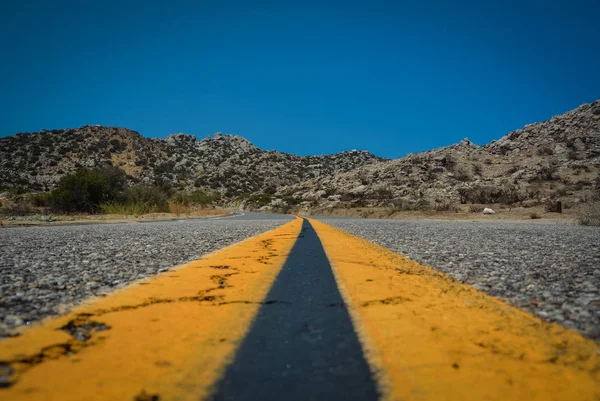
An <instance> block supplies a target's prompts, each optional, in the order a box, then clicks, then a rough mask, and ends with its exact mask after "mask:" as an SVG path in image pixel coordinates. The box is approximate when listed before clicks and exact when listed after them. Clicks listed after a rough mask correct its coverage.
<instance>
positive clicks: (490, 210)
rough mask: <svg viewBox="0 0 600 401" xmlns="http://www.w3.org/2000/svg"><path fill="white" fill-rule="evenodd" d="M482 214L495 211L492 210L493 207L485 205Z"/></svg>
mask: <svg viewBox="0 0 600 401" xmlns="http://www.w3.org/2000/svg"><path fill="white" fill-rule="evenodd" d="M483 214H496V212H494V210H493V209H490V208H489V207H486V208H485V209H483Z"/></svg>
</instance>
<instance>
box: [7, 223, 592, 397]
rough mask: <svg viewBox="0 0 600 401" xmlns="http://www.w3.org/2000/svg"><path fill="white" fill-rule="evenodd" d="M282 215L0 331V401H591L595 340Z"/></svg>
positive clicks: (328, 228)
mask: <svg viewBox="0 0 600 401" xmlns="http://www.w3.org/2000/svg"><path fill="white" fill-rule="evenodd" d="M262 218H264V216H263V215H258V214H254V213H238V214H235V215H232V216H230V217H228V219H229V220H253V219H262ZM274 218H280V217H274ZM286 218H288V220H289V221H287V222H285V221H284V222H282V224H281V225H279V226H278V227H277V228H275V229H272V230H270V231H266V232H263V233H261V234H259V235H255V236H253V237H250V238H248V239H246V240H243V241H241V242H237V243H235V244H233V245H229V246H227V247H225V248H222V249H220V250H217V251H214V252H212V253H209V254H205V255H204V256H202V257H201V258H200V259H196V260H193V261H191V262H189V263H186V264H183V265H180V266H177V267H176V268H173V269H170V270H169V271H166V272H164V273H161V274H158V275H155V276H153V277H150V278H148V279H144V280H138V281H135V282H133V283H131V284H129V285H128V286H126V287H124V288H121V289H119V290H115V291H112V292H110V293H108V294H106V295H105V296H99V297H96V298H93V299H89V300H87V301H85V302H84V303H83V304H81V305H79V306H77V307H76V308H74V309H72V310H71V312H69V313H68V314H66V315H63V316H58V317H48V318H46V319H44V320H43V321H41V322H40V323H38V324H34V325H32V327H29V328H25V329H23V330H21V333H20V335H18V336H16V337H12V338H8V339H6V340H4V341H2V342H0V400H3V401H4V400H6V401H20V400H56V401H69V400H119V401H123V400H131V401H167V400H215V401H217V400H219V401H221V400H223V401H225V400H260V401H271V400H273V401H274V400H298V401H308V400H323V401H337V400H340V401H341V400H398V401H400V400H407V401H409V400H544V401H547V400H574V401H575V400H590V401H591V400H596V401H597V400H600V349H599V345H598V343H597V342H595V341H594V340H592V339H589V338H585V337H583V336H581V335H580V334H578V333H577V332H576V331H573V330H571V329H568V328H565V327H562V326H560V325H557V324H553V323H549V322H545V321H542V320H541V319H539V318H538V317H535V316H533V315H531V314H529V313H527V312H525V311H523V310H521V309H518V308H515V307H513V306H511V305H509V304H507V303H505V302H504V301H502V300H500V299H498V298H495V297H492V296H490V295H487V294H486V293H484V292H481V291H479V290H477V289H475V288H473V287H471V286H469V285H467V284H464V283H461V282H460V281H457V280H455V279H452V278H451V277H449V276H447V275H446V274H444V273H442V272H440V271H438V270H434V269H433V268H431V267H428V266H426V265H423V264H420V263H418V262H416V261H414V260H411V259H408V258H407V257H405V256H403V255H401V254H398V253H394V252H392V251H390V250H389V249H387V248H384V247H382V246H379V245H376V244H374V243H372V242H369V241H367V240H365V239H363V238H361V237H358V236H355V235H352V234H350V233H348V232H345V231H342V230H340V229H338V228H335V227H333V226H332V225H329V224H326V223H324V222H322V221H320V220H319V219H314V218H300V217H295V218H294V217H286ZM178 223H179V222H178V221H177V220H175V221H172V222H169V223H163V224H178ZM198 224H202V223H198Z"/></svg>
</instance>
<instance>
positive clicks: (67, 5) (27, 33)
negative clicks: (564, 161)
mask: <svg viewBox="0 0 600 401" xmlns="http://www.w3.org/2000/svg"><path fill="white" fill-rule="evenodd" d="M597 15H600V3H599V2H594V1H589V0H575V1H572V2H569V3H568V4H567V3H564V2H560V1H555V2H544V1H541V0H526V1H517V0H507V1H506V2H502V3H498V4H481V2H475V1H472V0H466V1H465V2H461V3H459V4H456V3H447V2H443V1H441V0H429V1H427V2H425V3H418V4H414V3H404V2H394V3H390V2H387V1H383V0H371V1H368V2H367V1H357V2H352V3H347V2H341V1H339V0H325V1H320V2H313V1H310V0H309V1H307V2H302V3H296V2H286V3H285V4H276V3H269V4H261V5H257V4H253V3H248V2H244V1H239V0H225V1H223V0H221V1H216V0H206V1H203V2H201V3H190V2H187V1H181V0H173V1H172V2H169V3H168V4H167V3H165V2H162V1H159V0H146V1H142V0H120V1H116V0H106V1H103V2H100V3H93V2H80V1H76V0H56V1H55V2H47V1H44V0H31V1H29V2H9V3H8V4H7V5H5V7H4V9H3V13H2V15H0V32H1V34H0V51H2V53H3V54H4V55H5V59H6V60H7V62H6V63H4V64H3V71H2V73H1V74H0V92H1V93H2V94H3V96H2V97H0V137H4V136H9V135H14V134H16V133H18V132H36V131H39V130H41V129H58V128H59V127H73V128H74V127H81V126H83V125H86V124H87V125H95V124H101V125H103V126H118V127H124V128H128V129H132V130H135V131H137V132H139V133H140V134H142V135H143V136H145V137H147V138H163V137H166V136H167V135H168V134H169V133H178V132H184V133H188V134H193V135H196V136H197V137H198V138H202V137H204V136H206V135H208V134H213V133H215V132H224V133H225V132H227V133H232V134H235V135H240V136H243V137H244V138H247V139H248V140H250V141H251V142H252V143H253V144H255V145H256V146H257V147H259V148H261V149H276V150H278V151H280V152H285V153H291V154H296V155H303V156H306V155H314V154H334V153H339V152H341V151H344V150H351V149H357V150H359V149H360V150H368V151H369V152H371V153H373V154H375V155H378V156H380V157H386V158H391V159H395V158H399V157H403V156H405V155H406V154H409V153H419V152H423V151H427V150H430V149H436V148H439V147H443V146H448V145H452V144H454V143H457V142H459V141H460V140H462V139H463V138H465V137H467V138H469V140H471V141H472V142H473V143H476V144H480V145H483V144H487V143H489V142H491V141H492V140H494V139H499V138H501V137H502V136H504V135H506V134H508V133H509V132H512V131H514V130H516V129H519V128H522V127H523V126H525V125H527V124H531V123H535V122H541V121H545V120H548V119H550V118H551V117H552V116H555V115H559V114H562V113H565V112H567V111H569V110H572V109H575V108H577V107H578V106H580V105H582V104H585V103H591V102H593V101H595V100H598V98H600V75H599V74H598V73H597V71H598V70H600V53H599V52H597V51H595V49H596V48H597V43H596V41H597V39H596V38H598V37H600V25H599V24H598V23H597Z"/></svg>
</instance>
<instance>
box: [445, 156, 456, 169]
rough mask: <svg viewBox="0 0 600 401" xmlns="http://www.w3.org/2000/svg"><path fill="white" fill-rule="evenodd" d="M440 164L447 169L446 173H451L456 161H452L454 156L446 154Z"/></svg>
mask: <svg viewBox="0 0 600 401" xmlns="http://www.w3.org/2000/svg"><path fill="white" fill-rule="evenodd" d="M442 164H443V165H444V167H446V168H447V169H448V171H453V170H454V167H456V160H454V156H452V155H451V154H447V155H446V157H445V158H444V160H443V162H442Z"/></svg>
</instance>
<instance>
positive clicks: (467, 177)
mask: <svg viewBox="0 0 600 401" xmlns="http://www.w3.org/2000/svg"><path fill="white" fill-rule="evenodd" d="M454 178H455V179H457V180H458V181H462V182H466V181H471V178H472V177H471V174H469V173H468V172H467V171H466V170H465V169H463V168H459V169H457V170H456V171H455V172H454Z"/></svg>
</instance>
